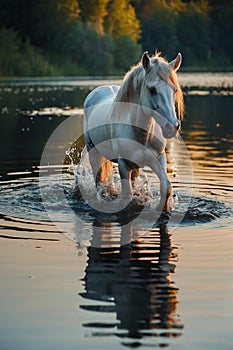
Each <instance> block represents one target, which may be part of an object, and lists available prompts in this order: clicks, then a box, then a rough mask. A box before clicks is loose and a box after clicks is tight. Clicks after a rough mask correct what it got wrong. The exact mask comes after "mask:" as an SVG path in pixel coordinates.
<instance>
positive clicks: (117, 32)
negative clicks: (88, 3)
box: [104, 0, 141, 42]
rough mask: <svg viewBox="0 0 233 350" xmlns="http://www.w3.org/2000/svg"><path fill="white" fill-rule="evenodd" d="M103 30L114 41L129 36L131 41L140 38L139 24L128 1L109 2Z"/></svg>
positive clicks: (115, 0)
mask: <svg viewBox="0 0 233 350" xmlns="http://www.w3.org/2000/svg"><path fill="white" fill-rule="evenodd" d="M107 11H108V15H107V17H106V19H105V23H104V28H105V31H106V32H107V33H109V34H110V35H111V36H112V37H113V38H114V39H116V38H119V37H120V36H122V35H123V36H125V35H127V36H129V37H130V38H131V39H132V40H133V41H135V42H136V41H137V40H138V39H139V38H140V34H141V29H140V22H139V20H138V19H137V17H136V13H135V10H134V7H133V6H132V5H131V4H130V1H129V0H110V1H109V3H108V6H107Z"/></svg>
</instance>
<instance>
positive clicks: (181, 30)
mask: <svg viewBox="0 0 233 350" xmlns="http://www.w3.org/2000/svg"><path fill="white" fill-rule="evenodd" d="M232 27H233V0H221V1H219V0H191V1H190V0H37V1H33V0H0V76H35V75H37V76H42V75H48V76H51V75H107V74H108V75H109V74H122V73H123V72H124V71H125V70H127V69H128V68H129V67H130V66H131V65H132V64H133V63H136V62H137V61H138V60H139V59H140V55H141V53H142V51H143V50H148V51H149V52H150V53H153V52H154V51H155V50H156V49H159V50H160V51H161V52H162V53H163V55H165V56H166V57H167V58H168V59H172V58H173V57H174V56H175V55H176V54H177V52H179V51H180V52H182V54H183V57H184V63H183V67H184V68H185V67H186V68H189V69H193V70H194V69H224V68H225V69H227V68H228V69H230V68H231V67H232V66H233V64H232V57H233V52H232V51H233V45H232V42H233V30H232V29H233V28H232Z"/></svg>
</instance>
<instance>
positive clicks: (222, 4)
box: [210, 0, 233, 66]
mask: <svg viewBox="0 0 233 350" xmlns="http://www.w3.org/2000/svg"><path fill="white" fill-rule="evenodd" d="M210 5H211V11H210V23H211V35H212V60H213V61H214V62H215V64H229V65H231V66H232V65H233V45H232V42H233V0H221V1H219V0H210Z"/></svg>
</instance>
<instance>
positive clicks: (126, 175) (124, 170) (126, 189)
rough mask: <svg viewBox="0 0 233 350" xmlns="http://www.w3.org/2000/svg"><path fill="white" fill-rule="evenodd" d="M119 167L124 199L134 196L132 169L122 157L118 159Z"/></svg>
mask: <svg viewBox="0 0 233 350" xmlns="http://www.w3.org/2000/svg"><path fill="white" fill-rule="evenodd" d="M118 168H119V173H120V177H121V192H122V198H124V199H128V198H132V196H133V191H132V182H131V172H132V170H131V169H130V168H129V166H128V165H127V162H126V161H125V160H124V159H122V158H119V159H118Z"/></svg>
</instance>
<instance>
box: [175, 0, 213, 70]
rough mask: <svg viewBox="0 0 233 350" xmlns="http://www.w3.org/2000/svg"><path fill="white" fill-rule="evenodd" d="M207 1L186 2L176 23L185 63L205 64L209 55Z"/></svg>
mask: <svg viewBox="0 0 233 350" xmlns="http://www.w3.org/2000/svg"><path fill="white" fill-rule="evenodd" d="M209 10H210V7H209V5H208V1H206V0H197V1H190V2H189V3H187V4H186V6H185V8H184V10H183V11H182V12H180V15H179V17H178V23H177V37H178V41H179V43H180V47H181V49H182V53H183V56H184V62H185V64H187V65H189V66H190V65H196V66H197V65H203V64H204V65H207V64H208V61H209V59H210V57H211V51H210V44H211V32H210V22H209V16H208V15H209Z"/></svg>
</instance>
